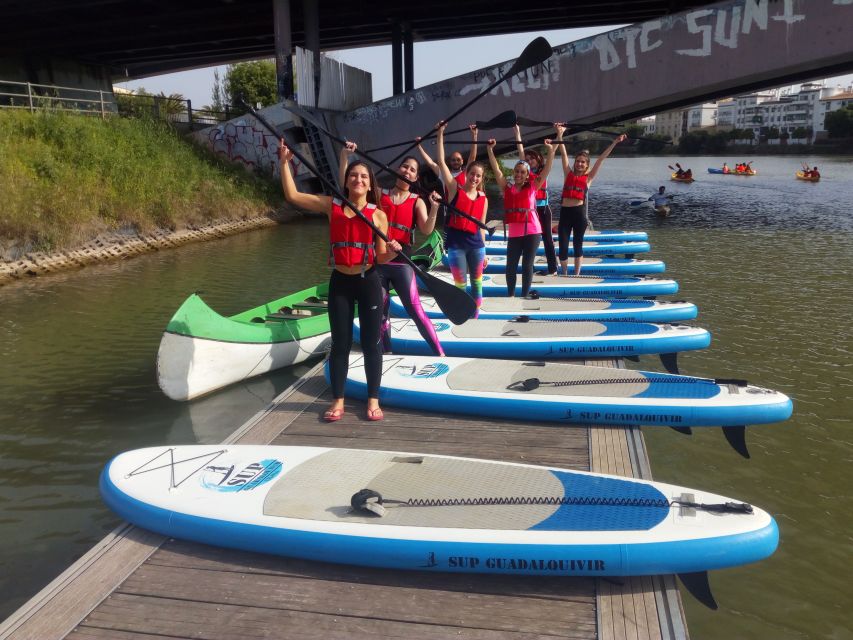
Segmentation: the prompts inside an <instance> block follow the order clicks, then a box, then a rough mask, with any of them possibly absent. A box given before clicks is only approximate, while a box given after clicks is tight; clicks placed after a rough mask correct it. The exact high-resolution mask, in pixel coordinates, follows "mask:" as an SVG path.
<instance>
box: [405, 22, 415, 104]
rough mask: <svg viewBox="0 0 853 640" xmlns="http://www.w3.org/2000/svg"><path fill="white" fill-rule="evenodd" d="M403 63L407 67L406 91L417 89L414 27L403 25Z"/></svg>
mask: <svg viewBox="0 0 853 640" xmlns="http://www.w3.org/2000/svg"><path fill="white" fill-rule="evenodd" d="M403 63H404V65H405V74H404V75H405V81H406V83H405V84H406V87H405V90H406V91H411V90H412V89H414V88H415V44H414V39H413V36H412V25H411V23H409V22H406V23H404V24H403Z"/></svg>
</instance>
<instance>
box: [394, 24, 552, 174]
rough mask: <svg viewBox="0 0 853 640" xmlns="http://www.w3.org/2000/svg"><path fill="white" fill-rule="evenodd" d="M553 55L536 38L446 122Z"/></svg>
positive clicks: (546, 46)
mask: <svg viewBox="0 0 853 640" xmlns="http://www.w3.org/2000/svg"><path fill="white" fill-rule="evenodd" d="M536 49H538V51H536ZM552 53H553V49H552V48H551V45H549V44H548V41H547V40H545V38H542V37H538V38H535V39H534V40H533V41H532V42H530V44H528V45H527V46H526V47H525V48H524V51H522V52H521V55H519V56H518V58H517V59H516V61H515V63H514V64H513V65H512V66H511V67H510V68H509V71H507V72H506V73H505V74H503V75H502V76H500V77H499V78H498V79H497V80H495V81H494V82H493V83H492V84H490V85H489V86H488V87H486V88H485V89H483V90H482V91H481V92H480V93H478V94H477V95H476V96H474V97H473V98H471V99H470V100H469V101H468V102H466V103H465V104H464V105H462V106H461V107H459V108H458V109H457V110H456V111H454V112H453V113H451V114H450V115H449V116H447V117H446V118H444V122H450V121H451V120H453V118H455V117H456V116H458V115H459V114H460V113H462V112H463V111H465V110H466V109H467V108H468V107H470V106H471V105H472V104H474V103H475V102H477V100H479V99H480V98H482V97H483V96H484V95H486V94H487V93H489V92H490V91H491V90H492V89H494V88H495V87H497V86H498V85H499V84H500V83H501V82H503V81H504V80H506V79H507V78H508V77H510V76H511V75H513V74H516V73H518V72H519V71H522V70H524V69H527V68H529V67H532V66H533V65H535V64H540V63H542V62H545V60H547V59H548V58H549V57H550V56H551V54H552ZM437 130H438V127H433V128H432V129H430V130H429V131H427V132H426V133H425V134H424V135H422V136H421V139H423V138H426V137H428V136H429V135H430V134H432V133H434V132H435V131H437ZM416 146H418V143H417V141H415V142H414V143H412V144H410V145H409V146H408V147H406V148H405V149H403V151H401V152H400V153H399V154H397V156H395V157H394V158H392V159H391V163H392V164H393V163H394V162H396V161H397V160H399V159H400V158H402V157H403V156H405V155H406V154H407V153H409V151H411V150H412V149H414V148H415V147H416Z"/></svg>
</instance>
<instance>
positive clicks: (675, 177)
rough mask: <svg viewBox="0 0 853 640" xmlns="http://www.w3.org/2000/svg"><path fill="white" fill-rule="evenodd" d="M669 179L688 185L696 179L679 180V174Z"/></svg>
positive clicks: (672, 175) (674, 174)
mask: <svg viewBox="0 0 853 640" xmlns="http://www.w3.org/2000/svg"><path fill="white" fill-rule="evenodd" d="M669 179H670V180H672V181H673V182H686V183H688V184H689V183H691V182H694V181H695V178H693V177H690V178H679V177H678V174H676V173H673V174H671V175H670V177H669Z"/></svg>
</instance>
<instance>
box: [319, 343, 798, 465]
mask: <svg viewBox="0 0 853 640" xmlns="http://www.w3.org/2000/svg"><path fill="white" fill-rule="evenodd" d="M326 375H327V376H328V363H327V364H326ZM346 394H347V396H353V397H356V398H362V399H366V397H367V382H366V376H365V372H364V361H363V356H362V354H360V353H359V354H355V353H354V354H351V356H350V364H349V374H348V377H347V383H346ZM379 397H380V400H381V402H382V404H383V405H387V406H392V407H403V408H407V409H419V410H423V411H435V410H436V408H439V407H440V409H441V411H443V412H448V413H465V414H473V415H477V416H495V417H500V418H513V419H517V420H525V421H529V420H530V419H531V417H532V416H535V418H536V419H537V420H546V421H554V422H562V423H564V424H566V423H586V424H606V425H650V426H671V427H676V428H685V427H708V426H715V425H717V426H722V427H724V429H723V431H724V432H725V434H726V438H727V439H728V440H729V442H730V443H732V446H734V447H735V448H736V449H738V451H739V452H740V453H741V454H742V455H748V454H747V453H746V446H745V441H744V427H743V425H747V424H764V423H768V422H779V421H781V420H787V419H788V418H789V417H790V416H791V412H792V403H791V400H790V399H789V398H788V397H787V396H786V395H784V394H782V393H779V392H777V391H771V390H769V389H763V388H761V387H755V386H752V385H747V384H746V382H745V381H729V380H716V381H715V380H711V379H708V378H694V377H691V376H678V375H671V374H665V373H653V372H648V371H630V370H627V369H610V368H605V367H592V366H584V365H578V364H567V363H561V362H544V361H536V360H531V361H527V362H519V361H516V360H493V359H486V358H436V357H434V356H403V355H397V354H394V355H386V356H385V358H384V362H383V374H382V387H381V389H380V392H379Z"/></svg>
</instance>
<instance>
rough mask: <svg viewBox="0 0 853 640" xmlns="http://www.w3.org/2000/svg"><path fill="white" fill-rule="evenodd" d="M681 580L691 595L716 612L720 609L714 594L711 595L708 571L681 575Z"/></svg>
mask: <svg viewBox="0 0 853 640" xmlns="http://www.w3.org/2000/svg"><path fill="white" fill-rule="evenodd" d="M678 577H679V579H680V580H681V584H683V585H684V588H685V589H687V591H689V592H690V595H691V596H693V597H694V598H696V599H697V600H698V601H699V602H701V603H702V604H704V605H705V606H706V607H708V608H709V609H713V610H714V611H716V610H717V609H718V608H719V607H718V606H717V601H716V600H715V599H714V594H713V593H711V583H710V582H708V572H707V571H697V572H696V573H679V574H678Z"/></svg>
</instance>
